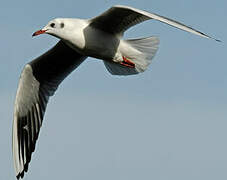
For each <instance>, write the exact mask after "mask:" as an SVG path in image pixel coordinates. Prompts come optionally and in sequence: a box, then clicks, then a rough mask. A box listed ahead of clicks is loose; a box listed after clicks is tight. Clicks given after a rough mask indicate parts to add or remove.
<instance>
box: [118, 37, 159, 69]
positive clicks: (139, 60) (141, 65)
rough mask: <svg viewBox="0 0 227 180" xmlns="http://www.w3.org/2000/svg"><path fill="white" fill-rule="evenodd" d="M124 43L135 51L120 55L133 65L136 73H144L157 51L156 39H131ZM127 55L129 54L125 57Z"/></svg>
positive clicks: (157, 40)
mask: <svg viewBox="0 0 227 180" xmlns="http://www.w3.org/2000/svg"><path fill="white" fill-rule="evenodd" d="M126 43H128V44H130V45H131V46H132V47H133V48H135V49H136V50H137V51H132V52H126V54H124V52H122V54H123V55H125V56H126V57H128V58H129V59H130V60H131V61H132V62H133V63H134V64H135V68H136V70H137V71H138V72H144V71H145V70H146V69H147V67H148V66H149V65H150V64H151V61H152V59H153V57H154V56H155V54H156V52H157V50H158V45H159V39H158V37H148V38H141V39H131V40H126ZM127 53H129V54H128V55H127Z"/></svg>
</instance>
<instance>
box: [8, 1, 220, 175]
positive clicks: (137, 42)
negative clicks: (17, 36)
mask: <svg viewBox="0 0 227 180" xmlns="http://www.w3.org/2000/svg"><path fill="white" fill-rule="evenodd" d="M149 19H153V20H158V21H160V22H162V23H165V24H169V25H171V26H174V27H176V28H179V29H181V30H184V31H187V32H190V33H193V34H196V35H199V36H201V37H204V38H209V39H214V38H212V37H210V36H208V35H206V34H204V33H202V32H200V31H198V30H195V29H193V28H191V27H189V26H186V25H184V24H182V23H180V22H177V21H175V20H172V19H169V18H167V17H164V16H160V15H158V14H154V13H149V12H146V11H143V10H139V9H136V8H132V7H128V6H122V5H116V6H113V7H111V8H110V9H108V10H107V11H105V12H104V13H102V14H101V15H99V16H97V17H94V18H91V19H76V18H57V19H54V20H51V21H50V22H49V23H48V24H47V25H46V26H45V27H44V28H42V29H41V30H39V31H36V32H35V33H34V34H33V36H37V35H40V34H50V35H52V36H55V37H57V38H59V39H60V41H59V42H58V43H57V44H56V45H55V46H54V47H53V48H52V49H50V50H49V51H47V52H46V53H45V54H43V55H41V56H40V57H38V58H36V59H34V60H33V61H31V62H29V63H28V64H26V65H25V67H24V69H23V71H22V73H21V76H20V80H19V85H18V89H17V93H16V99H15V106H14V120H13V143H12V148H13V160H14V168H15V172H16V177H17V179H20V178H23V177H24V173H25V172H27V171H28V165H29V162H30V161H31V155H32V153H33V152H34V150H35V144H36V141H37V138H38V135H39V131H40V127H41V126H42V121H43V117H44V113H45V109H46V106H47V103H48V100H49V97H50V96H53V95H54V92H55V91H56V90H57V88H58V86H59V84H60V83H61V82H62V81H63V80H64V79H65V78H66V77H67V76H68V75H69V74H70V73H71V72H72V71H73V70H74V69H76V68H77V67H78V66H79V65H80V64H81V63H82V62H83V61H84V60H85V59H86V58H87V57H88V56H90V57H94V58H97V59H101V60H103V62H104V65H105V67H106V68H107V70H108V71H109V72H110V73H111V74H113V75H132V74H138V73H141V72H143V71H145V70H146V69H147V67H148V66H149V64H150V63H151V61H152V59H153V57H154V55H155V54H156V52H157V50H158V45H159V39H158V37H154V36H151V37H146V38H140V39H128V40H124V39H122V37H123V34H124V32H125V31H126V30H127V29H129V28H130V27H132V26H134V25H136V24H139V23H141V22H143V21H146V20H149ZM214 40H216V41H219V40H217V39H214Z"/></svg>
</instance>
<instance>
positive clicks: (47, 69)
mask: <svg viewBox="0 0 227 180" xmlns="http://www.w3.org/2000/svg"><path fill="white" fill-rule="evenodd" d="M85 58H86V56H82V55H80V54H78V53H76V52H75V51H74V50H72V49H71V48H70V47H68V46H67V45H65V43H64V42H63V41H59V42H58V43H57V45H56V46H55V47H53V48H52V49H51V50H49V51H48V52H47V53H45V54H43V55H42V56H40V57H38V58H37V59H35V60H33V61H31V62H30V63H28V64H27V65H26V66H25V67H24V69H23V71H22V73H21V77H20V81H19V85H18V90H17V94H16V100H15V106H14V121H13V159H14V167H15V171H16V176H17V178H18V179H19V178H23V176H24V172H27V170H28V164H29V162H30V160H31V155H32V152H34V150H35V144H36V140H37V138H38V135H39V131H40V127H41V125H42V121H43V116H44V113H45V110H46V106H47V103H48V100H49V97H50V96H52V95H53V94H54V92H55V91H56V89H57V87H58V85H59V84H60V83H61V82H62V81H63V80H64V78H66V77H67V75H68V74H70V73H71V72H72V71H73V70H74V69H75V68H76V67H77V66H79V65H80V63H82V62H83V61H84V59H85Z"/></svg>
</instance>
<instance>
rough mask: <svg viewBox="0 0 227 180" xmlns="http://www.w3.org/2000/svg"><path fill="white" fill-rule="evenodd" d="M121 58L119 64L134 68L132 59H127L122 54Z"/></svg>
mask: <svg viewBox="0 0 227 180" xmlns="http://www.w3.org/2000/svg"><path fill="white" fill-rule="evenodd" d="M122 58H123V61H122V62H120V64H121V65H123V66H127V67H130V68H135V64H134V63H133V62H132V61H130V60H129V59H127V58H126V57H125V56H122Z"/></svg>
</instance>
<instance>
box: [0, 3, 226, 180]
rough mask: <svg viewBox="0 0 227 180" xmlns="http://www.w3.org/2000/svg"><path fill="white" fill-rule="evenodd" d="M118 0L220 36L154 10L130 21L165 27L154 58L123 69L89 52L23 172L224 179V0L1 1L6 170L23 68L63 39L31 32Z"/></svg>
mask: <svg viewBox="0 0 227 180" xmlns="http://www.w3.org/2000/svg"><path fill="white" fill-rule="evenodd" d="M114 4H124V5H130V6H133V7H136V8H139V9H143V10H147V11H150V12H155V13H157V14H160V15H164V16H167V17H170V18H173V19H176V20H178V21H181V22H183V23H185V24H187V25H190V26H192V27H194V28H196V29H198V30H201V31H203V32H205V33H207V34H209V35H211V36H214V37H216V38H219V39H221V40H222V41H223V43H217V42H215V41H212V40H208V39H204V38H201V37H198V36H196V35H193V34H189V33H186V32H183V31H180V30H177V29H175V28H172V27H170V26H167V25H165V24H162V23H159V22H156V21H152V20H151V21H147V22H145V23H143V24H140V25H137V26H136V27H133V28H132V29H130V30H129V31H127V33H126V34H125V38H136V37H143V36H152V35H156V36H159V37H160V41H161V42H160V48H159V50H158V53H157V55H156V57H155V59H154V61H153V63H152V65H151V66H150V68H149V69H148V70H147V71H146V72H144V73H142V74H140V75H137V76H131V77H117V76H111V75H110V74H109V73H108V72H107V70H106V69H105V68H104V65H103V63H102V62H101V61H98V60H96V59H93V58H88V59H87V60H86V62H84V63H83V64H82V65H81V66H80V67H79V68H78V69H77V70H76V71H74V72H73V73H72V74H71V75H70V76H69V77H68V78H67V79H66V80H65V81H64V82H63V83H62V84H61V86H60V87H59V89H58V91H57V92H56V94H55V96H54V97H53V98H51V99H50V102H49V104H48V107H47V112H46V115H45V118H44V123H43V126H42V129H41V133H40V136H39V140H38V143H37V146H36V151H35V153H34V154H33V157H32V161H31V163H30V167H29V172H28V173H27V174H26V175H25V178H24V179H25V180H26V179H33V180H38V179H80V180H91V179H92V180H129V179H130V180H138V179H143V180H146V179H155V180H167V179H169V180H182V179H184V180H191V179H193V180H202V179H204V180H205V179H206V180H213V179H219V180H225V179H227V154H226V152H227V145H226V136H227V131H226V127H227V111H226V108H227V93H226V92H227V80H226V74H227V73H226V72H227V71H226V67H227V61H226V49H227V45H226V42H227V35H226V28H227V23H226V19H225V18H226V7H227V2H226V1H224V0H219V1H205V0H191V1H186V0H172V1H165V0H158V1H157V0H156V1H154V0H150V1H145V0H140V1H129V0H121V1H118V0H115V1H113V0H99V1H88V0H83V1H80V0H78V1H75V0H65V1H57V0H55V1H54V0H49V1H44V0H40V1H28V0H23V1H12V0H11V1H4V2H2V3H1V7H0V17H1V29H0V32H1V33H0V37H1V43H0V48H1V52H0V59H1V62H2V63H1V66H0V82H1V86H0V99H1V102H0V113H1V117H2V118H1V119H2V120H1V126H0V147H1V161H0V169H1V173H0V179H8V180H9V179H10V180H11V179H15V174H14V169H13V161H12V156H11V154H12V152H11V131H12V129H11V128H12V114H13V104H14V98H15V93H16V89H17V84H18V79H19V76H20V73H21V71H22V68H23V66H24V65H25V64H26V63H27V62H29V61H31V60H32V59H33V58H35V57H37V56H39V55H41V54H42V53H44V52H45V51H47V50H48V49H49V48H51V47H52V46H53V45H54V44H55V43H56V42H57V41H58V40H57V39H56V38H54V37H51V36H48V35H43V36H40V37H37V38H32V37H31V35H32V33H33V32H34V31H36V30H38V29H40V28H41V27H43V26H44V25H45V24H46V23H47V22H48V21H49V20H51V19H53V18H56V17H79V18H90V17H93V16H96V15H98V14H100V13H101V12H103V11H104V10H106V9H108V8H109V7H110V6H112V5H114Z"/></svg>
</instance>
